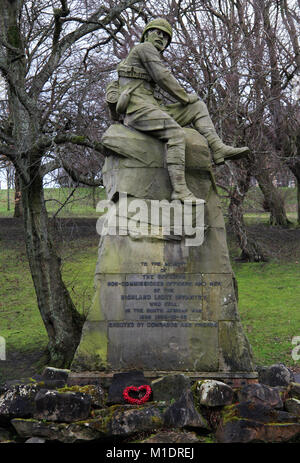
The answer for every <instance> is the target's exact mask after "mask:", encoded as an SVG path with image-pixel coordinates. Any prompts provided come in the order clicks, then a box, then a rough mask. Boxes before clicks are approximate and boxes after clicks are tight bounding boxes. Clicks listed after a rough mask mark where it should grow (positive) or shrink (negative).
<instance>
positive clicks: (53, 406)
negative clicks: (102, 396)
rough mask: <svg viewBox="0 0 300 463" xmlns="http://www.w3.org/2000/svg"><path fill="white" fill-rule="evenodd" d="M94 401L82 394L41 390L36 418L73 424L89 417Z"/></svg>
mask: <svg viewBox="0 0 300 463" xmlns="http://www.w3.org/2000/svg"><path fill="white" fill-rule="evenodd" d="M91 402H92V399H91V397H90V396H89V395H88V394H82V393H80V392H64V393H62V392H58V391H49V390H47V389H41V390H40V391H39V393H38V394H37V396H36V398H35V404H36V412H35V414H34V417H35V418H37V419H41V420H47V421H60V422H65V423H71V422H72V421H78V420H84V419H86V418H87V417H88V416H89V413H90V409H91Z"/></svg>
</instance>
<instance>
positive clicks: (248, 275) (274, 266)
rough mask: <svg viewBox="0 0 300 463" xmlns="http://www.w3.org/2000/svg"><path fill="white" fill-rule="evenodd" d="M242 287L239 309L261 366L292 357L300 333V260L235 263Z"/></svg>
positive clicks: (285, 360) (240, 288) (290, 360)
mask: <svg viewBox="0 0 300 463" xmlns="http://www.w3.org/2000/svg"><path fill="white" fill-rule="evenodd" d="M234 271H235V274H236V278H237V280H238V287H239V312H240V315H241V319H242V323H243V326H244V329H245V332H246V334H247V336H248V338H249V341H250V343H251V345H252V348H253V352H254V355H255V360H256V361H257V363H258V364H261V365H271V364H272V363H276V362H282V363H285V364H286V365H289V366H295V365H296V364H295V362H294V361H293V359H292V357H291V351H292V349H293V347H294V346H293V345H292V343H291V340H292V338H293V337H294V336H300V310H299V300H300V285H299V280H300V263H299V264H296V263H289V264H282V263H272V262H271V263H257V264H255V263H248V264H234Z"/></svg>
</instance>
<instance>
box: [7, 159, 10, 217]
mask: <svg viewBox="0 0 300 463" xmlns="http://www.w3.org/2000/svg"><path fill="white" fill-rule="evenodd" d="M6 183H7V196H6V200H7V201H6V202H7V211H10V172H9V167H7V168H6Z"/></svg>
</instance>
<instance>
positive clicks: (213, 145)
mask: <svg viewBox="0 0 300 463" xmlns="http://www.w3.org/2000/svg"><path fill="white" fill-rule="evenodd" d="M198 106H199V109H200V110H199V116H200V117H199V118H197V120H196V121H195V122H194V127H195V129H196V130H197V131H198V132H199V133H200V134H201V135H203V136H204V137H205V138H206V140H207V142H208V145H209V147H210V149H211V151H212V156H213V160H214V162H215V163H216V164H218V165H220V164H224V162H225V161H229V160H236V159H241V158H243V157H245V156H248V154H249V153H250V150H249V148H248V147H247V146H243V147H241V148H234V147H233V146H228V145H225V143H223V142H222V140H221V139H220V137H219V136H218V134H217V132H216V130H215V127H214V124H213V122H212V120H211V118H210V116H209V114H208V110H207V107H206V104H205V103H204V102H203V101H200V102H199V104H198Z"/></svg>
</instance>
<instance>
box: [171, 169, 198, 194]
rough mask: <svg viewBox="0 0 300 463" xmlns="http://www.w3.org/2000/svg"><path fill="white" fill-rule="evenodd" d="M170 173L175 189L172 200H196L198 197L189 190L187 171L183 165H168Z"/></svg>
mask: <svg viewBox="0 0 300 463" xmlns="http://www.w3.org/2000/svg"><path fill="white" fill-rule="evenodd" d="M168 172H169V176H170V180H171V184H172V188H173V193H172V200H173V199H179V200H180V201H184V200H196V199H197V198H196V196H195V195H194V194H193V193H192V192H191V191H190V190H189V189H188V187H187V184H186V181H185V169H184V165H182V164H180V165H179V164H168Z"/></svg>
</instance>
